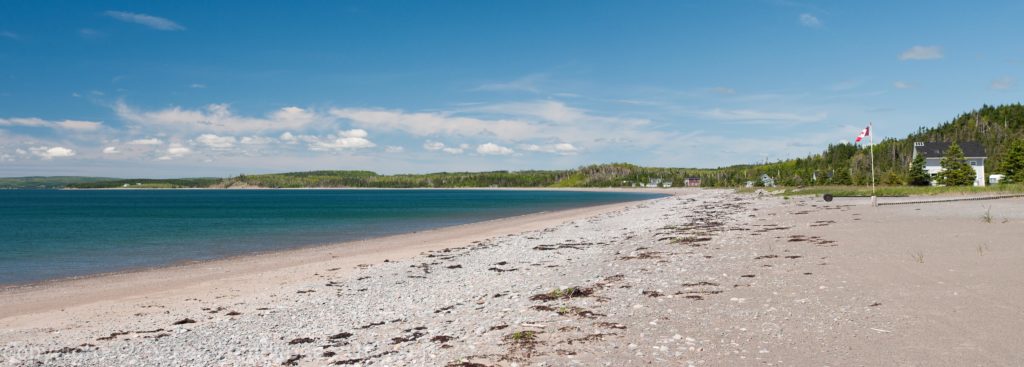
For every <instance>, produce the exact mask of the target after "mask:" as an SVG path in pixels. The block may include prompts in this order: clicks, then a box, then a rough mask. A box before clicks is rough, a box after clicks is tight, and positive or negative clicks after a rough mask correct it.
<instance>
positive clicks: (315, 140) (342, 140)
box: [301, 129, 377, 152]
mask: <svg viewBox="0 0 1024 367" xmlns="http://www.w3.org/2000/svg"><path fill="white" fill-rule="evenodd" d="M367 135H368V134H367V133H366V130H362V129H352V130H347V131H341V132H339V133H338V135H328V136H327V138H319V137H315V136H302V137H301V138H303V139H304V140H305V141H307V142H308V143H309V150H312V151H321V152H322V151H331V150H346V149H363V148H373V147H375V146H377V144H374V143H373V142H371V141H370V140H368V139H366V137H367Z"/></svg>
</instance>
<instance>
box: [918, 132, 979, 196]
mask: <svg viewBox="0 0 1024 367" xmlns="http://www.w3.org/2000/svg"><path fill="white" fill-rule="evenodd" d="M957 145H959V146H960V149H962V150H963V151H964V158H965V159H966V160H967V164H970V165H971V167H974V186H985V177H986V176H985V159H986V158H988V156H986V155H985V148H983V147H982V146H981V144H979V143H978V142H973V141H970V142H963V143H957ZM947 149H949V143H942V142H928V143H923V142H915V143H914V158H917V155H918V154H922V155H924V169H925V171H928V175H929V176H932V185H936V184H937V182H936V181H935V179H934V178H935V175H936V174H938V173H939V172H942V165H941V162H942V157H945V156H946V150H947Z"/></svg>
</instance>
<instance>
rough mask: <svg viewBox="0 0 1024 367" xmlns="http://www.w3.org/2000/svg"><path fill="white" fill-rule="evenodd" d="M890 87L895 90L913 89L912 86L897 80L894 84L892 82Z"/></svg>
mask: <svg viewBox="0 0 1024 367" xmlns="http://www.w3.org/2000/svg"><path fill="white" fill-rule="evenodd" d="M892 87H893V88H896V89H910V88H913V87H914V85H913V84H910V83H907V82H904V81H901V80H897V81H895V82H892Z"/></svg>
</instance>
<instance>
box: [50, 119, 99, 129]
mask: <svg viewBox="0 0 1024 367" xmlns="http://www.w3.org/2000/svg"><path fill="white" fill-rule="evenodd" d="M56 124H57V126H59V127H61V128H64V129H68V130H78V131H94V130H98V129H99V128H100V127H102V126H103V124H101V123H99V122H93V121H79V120H64V121H61V122H58V123H56Z"/></svg>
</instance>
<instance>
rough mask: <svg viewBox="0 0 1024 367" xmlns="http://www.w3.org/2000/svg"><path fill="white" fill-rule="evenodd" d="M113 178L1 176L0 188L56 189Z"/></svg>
mask: <svg viewBox="0 0 1024 367" xmlns="http://www.w3.org/2000/svg"><path fill="white" fill-rule="evenodd" d="M109 180H114V179H113V178H109V177H77V176H52V177H42V176H34V177H2V178H0V189H57V188H62V187H65V186H67V185H71V184H80V183H91V182H101V181H109Z"/></svg>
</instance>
